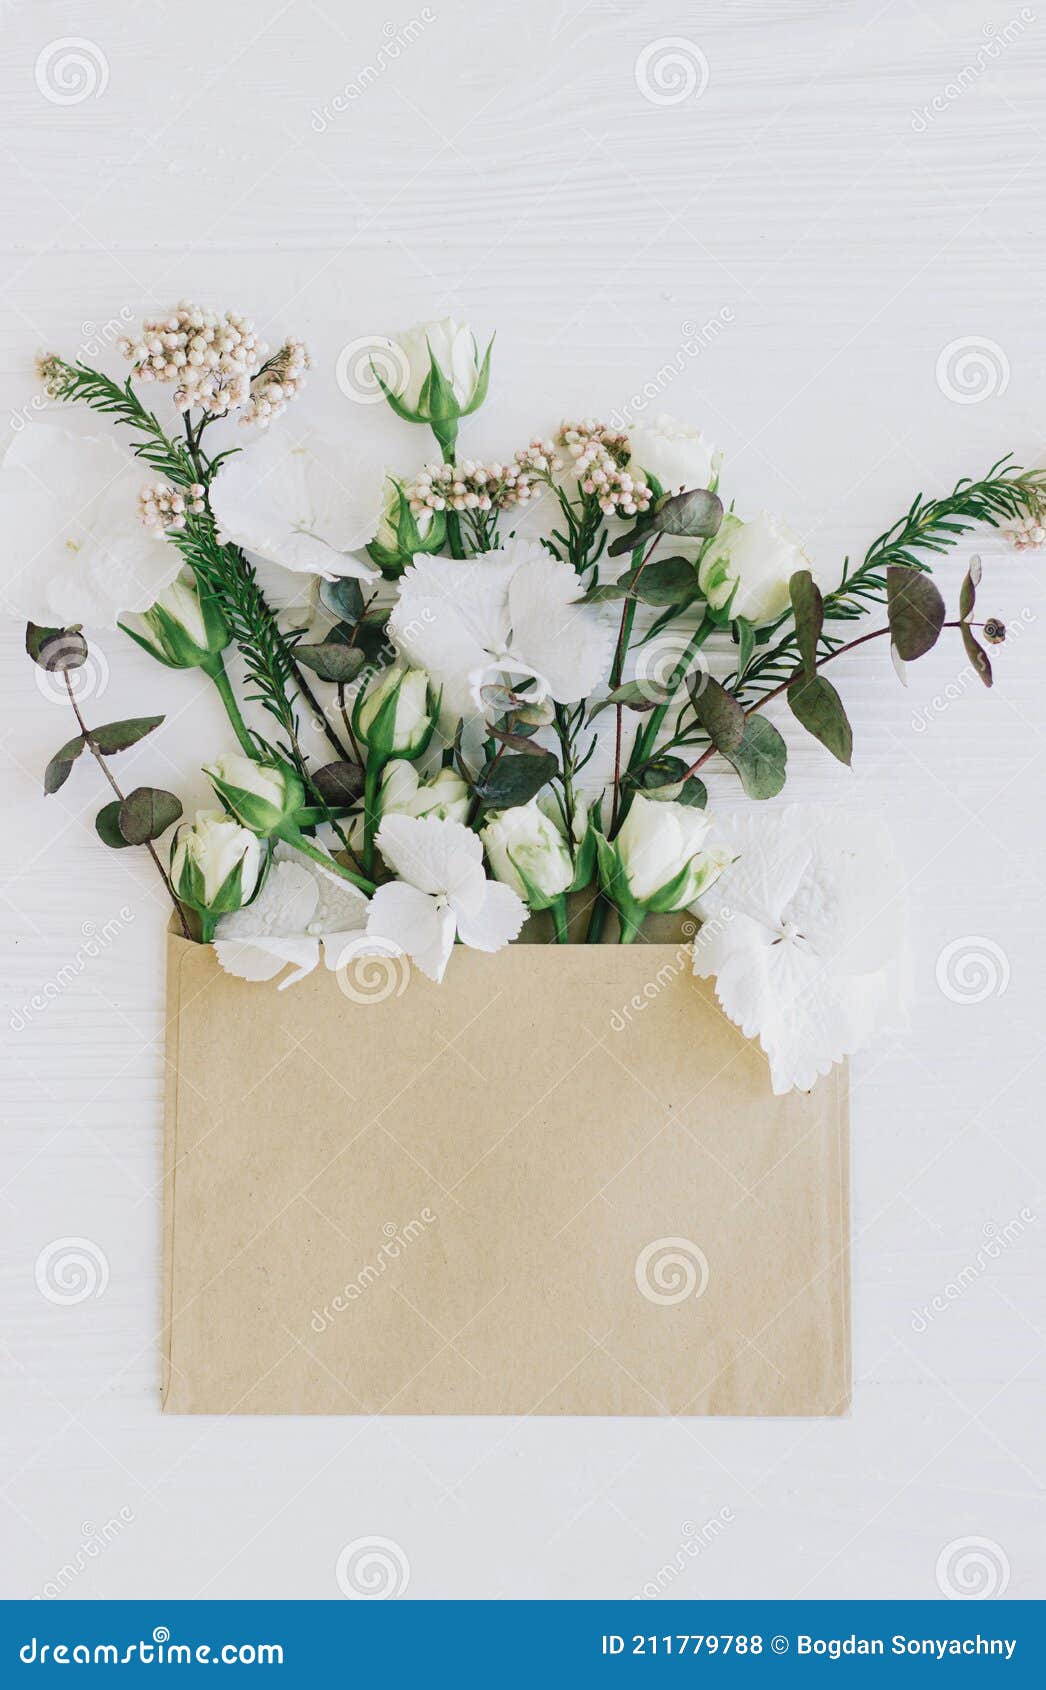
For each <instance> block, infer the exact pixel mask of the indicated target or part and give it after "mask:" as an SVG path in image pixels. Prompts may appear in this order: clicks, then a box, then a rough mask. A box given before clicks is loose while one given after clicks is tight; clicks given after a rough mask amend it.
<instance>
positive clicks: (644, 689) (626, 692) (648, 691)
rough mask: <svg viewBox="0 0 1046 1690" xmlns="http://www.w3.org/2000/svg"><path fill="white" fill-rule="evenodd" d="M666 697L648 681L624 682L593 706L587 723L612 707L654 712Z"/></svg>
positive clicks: (661, 690)
mask: <svg viewBox="0 0 1046 1690" xmlns="http://www.w3.org/2000/svg"><path fill="white" fill-rule="evenodd" d="M667 697H668V695H667V693H665V692H664V691H663V689H661V688H660V687H655V686H654V685H653V683H652V682H650V681H625V682H623V683H622V685H621V686H619V687H614V688H613V690H612V691H611V692H608V693H607V696H606V698H601V699H600V700H599V703H598V704H594V705H593V706H592V708H591V710H590V711H589V713H588V719H589V721H590V722H591V721H594V720H595V718H596V717H597V716H598V715H599V712H600V711H601V710H607V709H609V708H611V707H612V706H614V705H617V704H622V705H624V707H625V708H626V710H639V711H641V712H642V711H645V710H654V709H656V708H657V706H658V705H659V704H664V703H665V702H666V699H667Z"/></svg>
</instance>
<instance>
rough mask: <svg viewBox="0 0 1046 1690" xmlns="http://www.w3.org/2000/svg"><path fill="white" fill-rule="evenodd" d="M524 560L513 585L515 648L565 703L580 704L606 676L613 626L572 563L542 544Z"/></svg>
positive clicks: (511, 603) (560, 701)
mask: <svg viewBox="0 0 1046 1690" xmlns="http://www.w3.org/2000/svg"><path fill="white" fill-rule="evenodd" d="M532 551H534V552H535V553H537V554H538V555H533V556H530V557H528V558H527V560H526V561H525V562H524V563H523V564H521V566H520V568H519V569H517V571H516V573H515V574H514V575H513V577H512V581H511V584H510V586H509V594H508V597H509V615H510V618H511V623H512V635H511V642H510V649H511V651H512V653H513V655H514V656H517V657H518V658H520V659H521V660H522V661H523V663H524V664H525V665H527V666H528V667H529V668H531V669H532V670H533V671H534V672H535V673H536V674H538V675H540V676H541V678H542V679H543V681H544V682H545V685H546V686H547V687H548V690H549V693H550V694H551V696H552V697H553V698H554V699H556V700H557V702H558V703H560V704H576V703H577V702H578V700H579V699H582V698H587V697H588V695H589V693H590V692H592V691H593V689H594V688H595V687H596V686H598V684H599V682H600V681H602V680H604V679H605V678H606V674H607V671H608V669H609V666H610V660H611V657H612V655H613V649H614V637H615V636H614V631H613V629H612V628H611V627H609V626H608V625H607V623H606V621H605V620H604V619H603V618H602V617H600V615H599V614H598V612H597V611H596V610H595V609H594V608H593V607H592V606H591V605H583V604H581V603H579V600H580V598H581V596H582V592H583V588H582V585H581V582H580V581H579V580H578V577H577V575H576V574H575V572H574V570H573V569H572V568H571V566H570V564H569V563H563V562H560V561H559V559H557V558H554V557H550V556H549V554H548V553H547V552H546V551H544V549H543V548H540V547H539V548H532Z"/></svg>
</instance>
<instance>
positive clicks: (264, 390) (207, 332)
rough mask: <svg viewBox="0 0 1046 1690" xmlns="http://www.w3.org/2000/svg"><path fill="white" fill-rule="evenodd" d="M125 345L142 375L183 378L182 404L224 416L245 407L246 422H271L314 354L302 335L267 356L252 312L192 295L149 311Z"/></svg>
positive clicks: (178, 398) (178, 400)
mask: <svg viewBox="0 0 1046 1690" xmlns="http://www.w3.org/2000/svg"><path fill="white" fill-rule="evenodd" d="M119 344H120V351H121V352H122V354H123V356H124V357H125V358H128V359H129V360H130V362H131V374H132V376H134V377H136V378H137V379H138V380H139V381H162V382H176V383H177V386H176V387H175V390H174V403H175V405H176V406H177V408H178V410H179V411H191V410H193V409H197V410H201V411H205V412H206V413H207V414H208V415H209V416H212V417H221V416H225V415H226V414H227V413H228V412H229V411H240V412H242V415H241V417H240V421H241V422H255V423H260V424H261V425H262V427H264V426H265V425H266V424H267V423H269V422H270V421H271V420H272V418H273V417H274V416H278V415H279V413H280V411H282V410H283V409H284V407H285V405H286V403H287V401H288V399H292V398H293V397H294V395H295V394H296V393H297V391H298V389H299V387H300V385H301V378H302V375H303V373H304V371H305V370H306V369H307V368H308V364H309V359H308V354H307V353H306V351H305V348H304V346H303V345H302V343H301V341H298V340H291V341H288V342H287V343H286V345H284V346H282V347H280V349H279V351H278V352H276V353H275V354H274V355H273V356H272V357H271V358H267V357H266V354H267V352H268V347H267V346H266V345H265V343H264V342H263V341H261V340H259V338H258V336H257V334H256V333H255V329H254V324H253V323H252V322H251V320H250V318H249V317H242V316H240V315H239V313H238V312H235V311H226V312H225V313H224V315H219V313H218V312H216V311H205V310H204V309H203V307H202V306H199V305H193V304H191V303H190V302H189V301H187V300H182V301H181V303H180V304H178V305H176V306H175V308H174V309H173V310H172V311H170V312H168V313H167V315H166V316H163V317H155V318H147V319H146V320H145V322H143V324H142V327H141V333H140V334H139V335H138V337H137V338H136V339H134V340H132V339H130V338H125V339H124V340H122V341H121V342H120V343H119Z"/></svg>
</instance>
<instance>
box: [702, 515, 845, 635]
mask: <svg viewBox="0 0 1046 1690" xmlns="http://www.w3.org/2000/svg"><path fill="white" fill-rule="evenodd" d="M797 569H808V570H809V571H810V573H811V574H812V575H813V577H814V579H815V580H816V581H817V582H818V585H819V586H821V587H825V588H827V587H831V586H834V585H835V581H834V578H829V577H828V576H827V575H826V574H825V573H824V571H821V572H820V578H819V571H818V566H817V565H816V564H814V563H813V562H812V561H811V559H810V558H809V557H808V556H807V554H806V552H805V551H804V550H803V547H802V544H801V542H800V541H799V539H798V538H797V536H796V535H794V534H793V533H792V531H791V530H790V529H789V528H788V527H786V525H785V524H784V523H783V522H780V521H779V520H778V518H777V517H775V516H768V515H767V514H766V512H765V511H764V512H762V513H761V514H760V515H759V516H757V517H754V518H753V519H752V521H751V522H742V521H741V520H740V518H739V517H736V516H724V518H723V523H722V527H721V528H720V530H719V533H718V534H717V535H716V537H715V539H714V540H712V541H711V542H710V543H709V546H708V550H707V551H706V552H705V555H704V557H703V558H702V560H701V568H700V571H699V574H698V580H699V582H700V585H701V591H702V592H703V593H704V595H705V597H706V598H707V600H708V602H709V604H710V605H711V606H712V608H713V610H719V609H721V608H722V606H723V605H724V604H726V602H727V600H728V599H729V598H730V594H731V592H733V589H734V585H735V583H736V585H737V593H736V595H735V597H734V600H733V602H732V604H731V606H730V612H731V615H733V616H744V617H746V618H747V620H748V621H749V622H754V623H756V624H757V625H758V624H760V623H763V622H773V621H774V620H775V618H776V617H778V616H780V615H781V613H782V612H783V611H785V610H787V609H788V605H789V597H788V582H789V579H790V577H791V576H792V575H794V574H795V572H796V570H797Z"/></svg>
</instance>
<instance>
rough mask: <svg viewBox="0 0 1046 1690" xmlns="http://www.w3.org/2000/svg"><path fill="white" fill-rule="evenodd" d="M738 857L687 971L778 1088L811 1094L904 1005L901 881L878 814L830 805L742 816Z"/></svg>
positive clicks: (704, 915)
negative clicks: (749, 1044) (750, 1044)
mask: <svg viewBox="0 0 1046 1690" xmlns="http://www.w3.org/2000/svg"><path fill="white" fill-rule="evenodd" d="M723 831H724V832H725V833H726V834H727V835H728V842H729V844H730V846H731V848H732V849H733V851H734V852H736V861H734V862H733V863H731V864H730V866H729V867H727V868H726V869H725V870H724V872H723V874H722V875H721V877H720V879H719V881H718V882H717V884H716V886H715V888H714V890H713V891H712V892H711V893H710V894H708V895H707V896H706V897H704V898H702V899H701V900H700V901H699V902H698V903H697V904H696V905H695V909H696V912H697V913H698V915H699V916H700V917H701V920H702V923H703V925H702V927H701V928H700V930H699V932H698V934H697V937H696V938H695V940H694V973H695V974H697V975H699V976H700V977H701V978H702V979H710V978H713V977H714V978H715V983H716V996H717V997H718V999H719V1002H720V1003H721V1004H722V1006H723V1009H724V1010H725V1011H726V1013H727V1015H729V1017H730V1019H731V1021H734V1022H736V1024H737V1025H738V1026H739V1027H740V1029H741V1031H742V1032H743V1033H744V1034H745V1036H746V1038H756V1037H758V1039H759V1043H760V1044H761V1046H762V1048H763V1050H764V1051H765V1052H766V1055H767V1057H768V1059H769V1062H770V1075H771V1081H772V1084H773V1089H774V1091H775V1092H776V1093H778V1094H781V1093H784V1092H787V1091H790V1090H791V1089H792V1087H793V1086H794V1087H797V1088H798V1089H799V1090H801V1091H808V1090H809V1089H810V1087H811V1086H812V1085H813V1084H814V1083H815V1081H816V1080H817V1078H818V1075H820V1074H827V1073H828V1071H829V1070H830V1068H831V1067H832V1065H833V1063H836V1062H841V1061H842V1060H843V1058H844V1057H846V1056H852V1055H853V1054H854V1053H855V1052H856V1051H859V1050H863V1049H865V1047H866V1046H867V1045H868V1044H869V1043H870V1042H871V1040H872V1038H873V1037H874V1035H875V1034H876V1033H877V1032H879V1031H880V1030H881V1028H882V1027H883V1026H884V1025H885V1024H887V1023H888V1022H889V1021H890V1020H891V1019H892V1018H893V1017H894V1016H895V1015H896V1014H897V1012H898V1010H899V1008H901V1007H903V1001H904V997H905V993H906V987H907V960H908V959H907V950H906V941H905V930H906V923H905V910H904V899H903V895H902V887H903V876H902V874H901V870H900V866H899V864H898V862H897V858H896V856H895V853H894V849H893V845H892V842H891V840H890V837H889V835H888V833H887V831H886V828H885V827H884V825H883V824H882V822H881V821H880V819H879V818H878V817H877V816H874V815H870V814H861V813H858V812H855V811H851V810H841V809H833V808H831V807H829V806H826V805H811V806H802V805H798V804H790V805H786V806H785V807H784V808H782V809H780V810H777V811H768V810H765V809H763V808H762V807H760V808H758V809H756V808H752V809H749V810H744V811H740V812H739V813H738V814H737V815H735V816H733V817H731V818H730V821H729V824H728V825H726V826H725V827H724V829H723Z"/></svg>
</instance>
